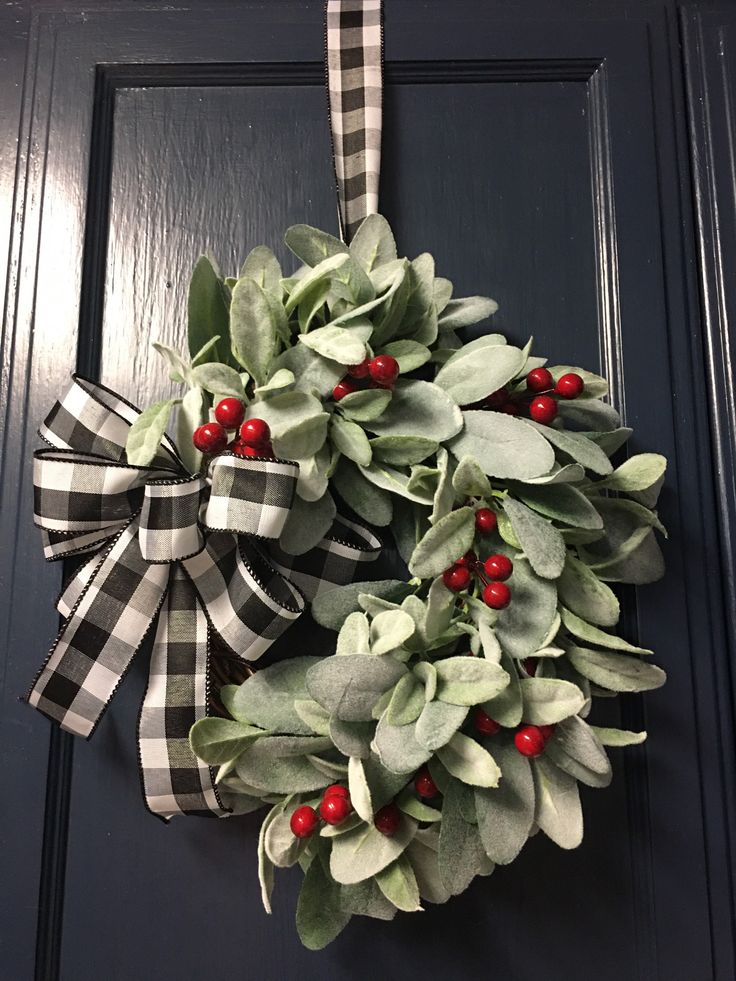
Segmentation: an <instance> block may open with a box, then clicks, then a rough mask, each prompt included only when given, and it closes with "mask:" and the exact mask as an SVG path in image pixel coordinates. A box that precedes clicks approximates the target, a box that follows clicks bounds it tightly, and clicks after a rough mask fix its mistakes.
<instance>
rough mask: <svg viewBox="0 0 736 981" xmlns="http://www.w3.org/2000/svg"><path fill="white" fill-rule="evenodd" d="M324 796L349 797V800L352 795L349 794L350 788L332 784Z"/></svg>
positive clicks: (324, 792)
mask: <svg viewBox="0 0 736 981" xmlns="http://www.w3.org/2000/svg"><path fill="white" fill-rule="evenodd" d="M322 796H323V797H347V798H348V799H349V798H350V794H349V793H348V788H347V787H343V785H342V784H341V783H333V784H330V786H329V787H328V788H327V789H326V790H325V791H323V793H322Z"/></svg>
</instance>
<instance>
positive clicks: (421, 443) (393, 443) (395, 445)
mask: <svg viewBox="0 0 736 981" xmlns="http://www.w3.org/2000/svg"><path fill="white" fill-rule="evenodd" d="M356 394H358V393H356ZM370 446H371V449H372V451H373V456H374V457H375V459H376V460H383V461H384V463H390V464H394V465H395V466H400V467H408V466H411V465H412V464H413V463H420V462H421V461H422V460H426V458H427V457H428V456H431V455H432V454H433V453H436V452H437V443H436V442H435V441H434V440H433V439H426V438H425V437H423V436H375V437H374V438H373V439H372V440H370Z"/></svg>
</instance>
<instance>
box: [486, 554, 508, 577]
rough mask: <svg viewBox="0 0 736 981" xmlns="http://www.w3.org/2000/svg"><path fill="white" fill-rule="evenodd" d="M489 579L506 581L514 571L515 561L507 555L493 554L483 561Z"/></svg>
mask: <svg viewBox="0 0 736 981" xmlns="http://www.w3.org/2000/svg"><path fill="white" fill-rule="evenodd" d="M483 568H484V569H485V571H486V575H487V576H488V578H489V579H493V580H494V581H495V582H504V581H505V580H506V579H508V578H509V576H510V575H511V573H512V572H513V571H514V563H513V562H512V561H511V559H509V558H507V556H505V555H491V556H489V557H488V558H487V559H486V560H485V562H484V563H483Z"/></svg>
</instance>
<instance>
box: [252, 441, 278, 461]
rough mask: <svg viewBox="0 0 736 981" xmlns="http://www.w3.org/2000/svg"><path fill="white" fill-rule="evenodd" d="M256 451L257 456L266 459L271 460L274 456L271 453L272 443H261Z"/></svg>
mask: <svg viewBox="0 0 736 981" xmlns="http://www.w3.org/2000/svg"><path fill="white" fill-rule="evenodd" d="M256 449H257V450H258V451H259V452H258V455H259V456H265V457H266V458H267V459H269V460H273V458H274V455H275V454H274V452H273V443H262V444H261V445H260V446H257V447H256Z"/></svg>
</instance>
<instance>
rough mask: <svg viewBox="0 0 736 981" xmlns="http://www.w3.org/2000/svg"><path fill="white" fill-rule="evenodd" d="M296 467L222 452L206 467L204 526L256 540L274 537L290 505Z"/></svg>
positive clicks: (279, 530)
mask: <svg viewBox="0 0 736 981" xmlns="http://www.w3.org/2000/svg"><path fill="white" fill-rule="evenodd" d="M298 476H299V464H297V463H294V462H292V461H290V460H267V459H264V458H260V457H239V456H234V455H233V454H232V453H224V454H223V455H222V456H218V457H216V458H215V459H214V460H213V462H212V464H211V465H210V477H211V481H212V484H211V487H210V499H209V501H208V503H207V512H206V515H205V524H206V525H207V527H208V528H209V529H211V530H212V531H230V532H235V533H237V534H240V535H253V536H255V537H256V538H278V537H279V536H280V535H281V532H282V531H283V530H284V525H285V524H286V519H287V518H288V517H289V511H290V510H291V506H292V504H293V503H294V494H295V492H296V480H297V477H298Z"/></svg>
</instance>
